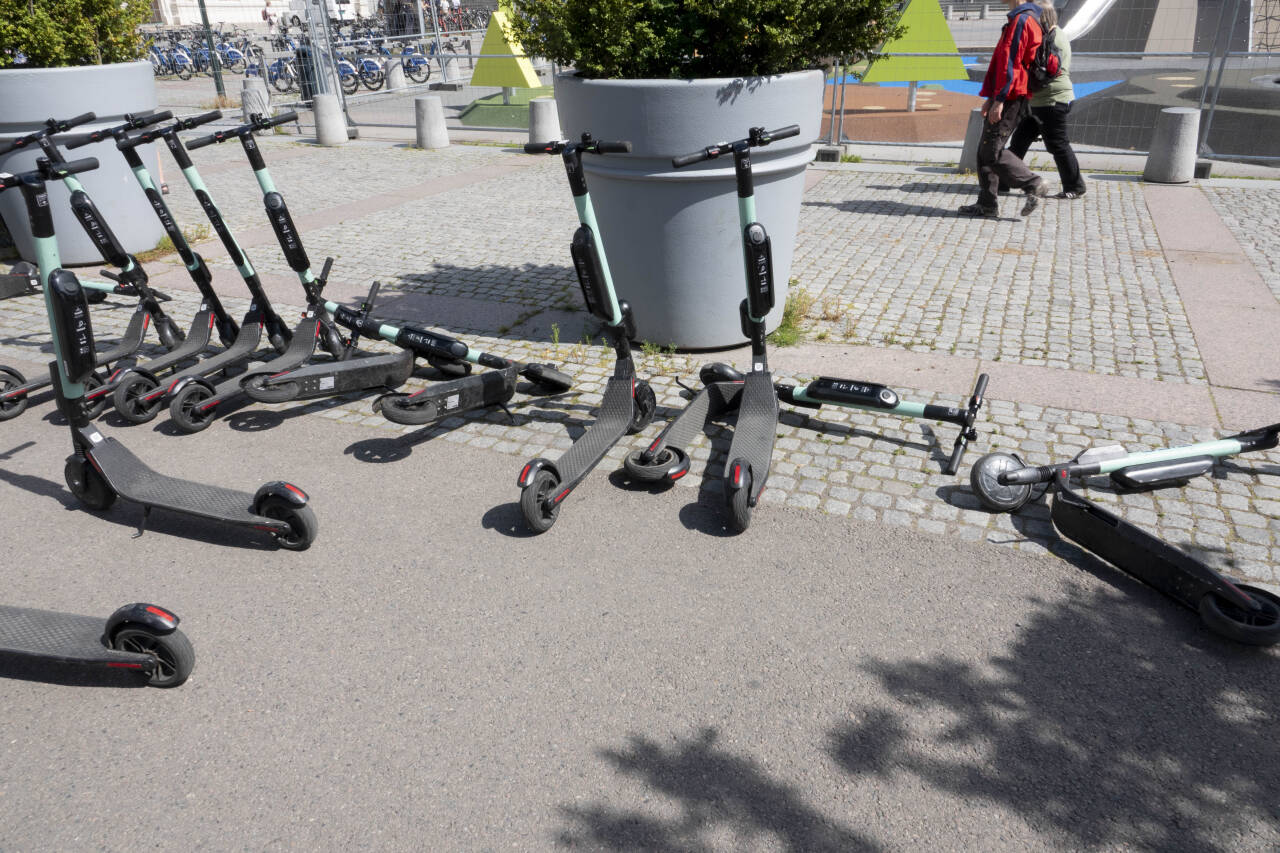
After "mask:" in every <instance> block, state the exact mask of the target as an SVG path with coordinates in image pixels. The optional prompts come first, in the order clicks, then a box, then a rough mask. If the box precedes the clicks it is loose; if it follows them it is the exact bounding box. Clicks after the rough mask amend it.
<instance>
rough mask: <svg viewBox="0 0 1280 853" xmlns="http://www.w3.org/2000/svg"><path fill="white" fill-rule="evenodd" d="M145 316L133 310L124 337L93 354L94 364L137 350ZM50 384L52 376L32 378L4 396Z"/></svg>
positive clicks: (22, 393)
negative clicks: (111, 345)
mask: <svg viewBox="0 0 1280 853" xmlns="http://www.w3.org/2000/svg"><path fill="white" fill-rule="evenodd" d="M146 316H147V315H146V312H144V311H138V312H135V313H134V315H133V316H132V317H131V318H129V327H128V328H127V329H125V333H124V337H123V338H121V339H120V340H119V342H117V343H116V345H115V346H113V347H111V348H110V349H106V350H99V351H97V352H95V353H94V354H93V363H94V366H95V367H105V366H107V365H110V364H112V363H113V362H117V361H119V360H120V359H122V358H126V357H128V356H130V355H133V354H134V353H135V352H137V351H138V347H139V346H141V345H142V337H143V335H144V334H145V329H144V327H143V319H144V318H145V317H146ZM52 384H53V378H52V377H51V376H47V375H46V376H44V377H42V378H40V379H32V380H30V381H28V382H27V383H26V384H25V385H21V386H19V387H17V388H10V389H9V390H8V391H6V392H5V395H4V396H5V398H6V399H12V398H16V397H21V396H24V395H26V394H30V393H31V392H32V391H38V390H40V389H41V388H47V387H49V386H50V385H52Z"/></svg>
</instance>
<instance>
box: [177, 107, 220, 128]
mask: <svg viewBox="0 0 1280 853" xmlns="http://www.w3.org/2000/svg"><path fill="white" fill-rule="evenodd" d="M220 118H222V110H211V111H209V112H207V113H201V114H200V115H198V116H191V117H190V118H182V119H179V120H178V121H179V122H181V123H182V129H183V130H191V129H192V128H193V127H199V126H200V125H202V124H208V123H209V122H211V121H217V120H218V119H220Z"/></svg>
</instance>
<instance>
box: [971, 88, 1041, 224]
mask: <svg viewBox="0 0 1280 853" xmlns="http://www.w3.org/2000/svg"><path fill="white" fill-rule="evenodd" d="M1030 115H1031V106H1030V102H1029V101H1028V100H1027V99H1026V98H1019V99H1018V100H1016V101H1005V104H1004V109H1003V110H1002V111H1001V113H1000V121H998V122H996V123H995V124H992V123H991V122H989V121H985V120H984V121H983V123H982V138H981V139H980V140H978V204H980V205H982V206H983V207H985V208H993V207H999V197H998V196H997V195H996V192H997V190H998V189H999V188H1000V187H1009V188H1010V189H1015V190H1021V189H1026V188H1027V187H1030V186H1034V185H1035V183H1036V182H1037V181H1039V180H1040V178H1039V177H1038V176H1037V175H1036V174H1035V173H1034V172H1032V171H1031V170H1030V169H1028V168H1027V164H1026V163H1024V162H1022V158H1021V157H1019V156H1017V155H1016V154H1014V153H1013V152H1012V151H1010V150H1009V149H1008V148H1005V147H1004V144H1005V142H1006V141H1007V140H1008V139H1009V136H1010V135H1011V134H1012V133H1013V130H1014V128H1016V127H1017V126H1018V125H1019V124H1021V123H1022V120H1023V119H1024V118H1027V117H1029V116H1030ZM1024 153H1025V152H1024Z"/></svg>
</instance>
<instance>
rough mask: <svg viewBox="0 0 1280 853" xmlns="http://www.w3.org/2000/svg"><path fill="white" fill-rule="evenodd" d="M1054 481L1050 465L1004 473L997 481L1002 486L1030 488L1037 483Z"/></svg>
mask: <svg viewBox="0 0 1280 853" xmlns="http://www.w3.org/2000/svg"><path fill="white" fill-rule="evenodd" d="M1052 479H1053V468H1051V467H1049V466H1048V465H1037V466H1033V467H1031V468H1018V469H1017V470H1015V471H1004V472H1002V473H1001V474H1000V475H999V476H997V477H996V480H997V481H999V483H1000V485H1002V486H1030V485H1033V484H1035V483H1047V482H1049V481H1050V480H1052Z"/></svg>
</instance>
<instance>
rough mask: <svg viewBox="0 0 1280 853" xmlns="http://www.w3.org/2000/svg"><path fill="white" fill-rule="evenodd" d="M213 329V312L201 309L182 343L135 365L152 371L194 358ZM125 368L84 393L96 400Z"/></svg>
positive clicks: (109, 389)
mask: <svg viewBox="0 0 1280 853" xmlns="http://www.w3.org/2000/svg"><path fill="white" fill-rule="evenodd" d="M212 331H213V312H211V311H207V310H206V311H201V312H198V313H197V314H196V316H195V317H194V318H192V320H191V328H190V330H189V331H188V332H187V336H186V337H185V338H183V340H182V343H180V344H178V346H176V347H174V348H173V349H171V350H169V351H168V352H167V353H165V354H164V355H159V356H156V357H155V358H152V359H148V360H147V361H144V362H142V363H141V364H138V365H136V366H137V367H141V368H143V369H145V370H148V371H150V372H152V373H155V372H157V371H160V370H168V369H169V368H171V367H173V366H174V365H176V364H181V363H182V362H183V361H186V360H187V359H189V358H196V357H198V356H199V355H200V353H202V352H204V351H205V350H207V349H209V339H210V337H211V334H212ZM127 372H128V371H126V370H123V369H121V370H117V371H116V373H115V374H114V375H113V376H112V378H111V381H109V382H105V383H103V385H102V387H100V388H95V389H94V390H93V391H92V392H90V393H89V394H87V395H85V396H87V397H88V398H89V399H90V400H96V399H98V398H99V397H105V396H107V395H108V394H110V393H111V392H112V391H114V390H115V389H116V387H117V386H118V385H119V384H120V382H121V381H122V380H123V379H124V377H125V375H126V373H127Z"/></svg>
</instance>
